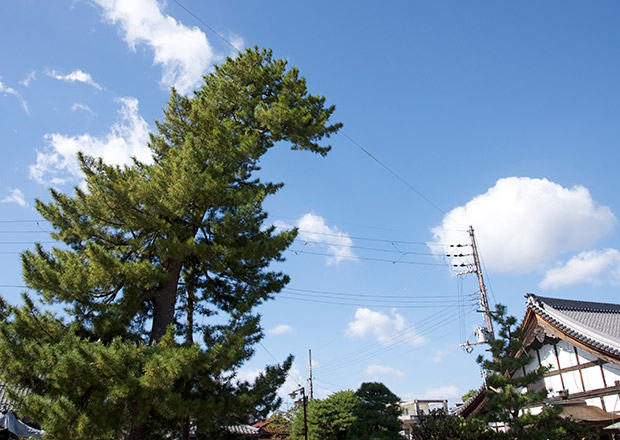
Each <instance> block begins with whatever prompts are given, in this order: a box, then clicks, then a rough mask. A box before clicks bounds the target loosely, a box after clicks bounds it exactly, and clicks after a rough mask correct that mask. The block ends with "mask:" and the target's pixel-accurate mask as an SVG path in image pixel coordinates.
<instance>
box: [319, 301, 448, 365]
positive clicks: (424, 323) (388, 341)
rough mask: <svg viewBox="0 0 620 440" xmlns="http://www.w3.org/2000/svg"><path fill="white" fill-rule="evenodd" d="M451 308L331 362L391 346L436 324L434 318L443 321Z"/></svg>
mask: <svg viewBox="0 0 620 440" xmlns="http://www.w3.org/2000/svg"><path fill="white" fill-rule="evenodd" d="M452 308H454V306H453V305H452V306H448V307H444V308H443V309H442V310H440V311H438V312H436V313H434V314H432V315H430V316H427V317H426V318H424V319H422V320H421V321H419V322H417V323H415V324H413V325H411V326H408V327H406V328H404V329H401V330H400V331H398V332H396V333H394V334H393V335H391V336H390V337H388V338H382V339H380V340H377V341H376V342H374V343H372V344H369V345H367V346H366V347H363V348H361V349H358V350H354V351H353V352H351V353H347V354H344V355H341V356H339V357H337V358H335V359H334V360H332V361H331V362H333V363H336V362H341V361H342V360H344V359H348V358H351V357H356V356H358V355H359V354H361V353H366V352H369V351H372V350H374V349H376V348H381V347H383V346H385V345H386V344H392V343H393V342H396V341H397V340H398V339H399V338H402V336H403V335H410V334H411V332H412V331H415V332H417V333H418V334H419V333H420V331H421V329H424V328H426V326H427V324H428V323H429V322H433V323H437V321H435V318H438V317H443V318H444V319H445V317H446V313H448V312H449V311H450V309H452ZM441 321H442V320H441V319H440V321H439V322H441ZM324 366H325V364H323V367H324Z"/></svg>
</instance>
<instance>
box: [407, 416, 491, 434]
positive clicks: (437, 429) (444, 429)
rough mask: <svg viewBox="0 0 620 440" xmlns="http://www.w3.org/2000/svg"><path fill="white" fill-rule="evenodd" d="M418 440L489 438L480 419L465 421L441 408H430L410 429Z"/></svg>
mask: <svg viewBox="0 0 620 440" xmlns="http://www.w3.org/2000/svg"><path fill="white" fill-rule="evenodd" d="M411 434H412V436H413V438H414V439H419V440H478V439H485V438H489V437H488V435H489V433H488V428H487V426H486V424H485V423H484V422H482V421H480V420H471V421H467V420H465V419H464V418H462V417H455V416H450V415H448V414H446V413H445V412H444V411H443V410H442V409H439V410H432V411H431V413H430V414H428V415H427V416H424V417H422V418H421V419H420V423H419V424H417V425H414V426H413V427H412V430H411Z"/></svg>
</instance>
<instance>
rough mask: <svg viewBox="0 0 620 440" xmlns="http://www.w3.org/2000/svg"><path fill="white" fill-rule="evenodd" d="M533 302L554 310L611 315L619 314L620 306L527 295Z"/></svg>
mask: <svg viewBox="0 0 620 440" xmlns="http://www.w3.org/2000/svg"><path fill="white" fill-rule="evenodd" d="M528 296H532V297H533V298H534V299H535V300H539V301H541V302H543V303H545V304H547V305H549V306H551V307H553V308H555V309H558V310H561V309H567V310H588V311H599V310H600V311H605V312H612V313H620V304H617V303H607V302H600V301H583V300H578V299H566V298H553V297H550V296H539V295H534V294H533V293H530V294H528Z"/></svg>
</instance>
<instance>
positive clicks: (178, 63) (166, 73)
mask: <svg viewBox="0 0 620 440" xmlns="http://www.w3.org/2000/svg"><path fill="white" fill-rule="evenodd" d="M94 1H95V3H97V4H98V5H99V6H101V7H102V8H103V15H104V17H105V18H106V19H107V20H109V21H110V22H112V23H113V24H117V25H119V27H120V29H121V32H122V35H123V38H124V40H125V42H127V44H128V45H129V47H130V49H131V50H135V49H136V46H137V45H142V44H143V45H146V46H148V47H150V48H151V49H152V50H153V51H154V59H153V62H154V64H159V65H160V66H161V67H162V70H163V72H162V78H161V85H162V86H164V87H166V88H169V87H171V86H174V87H176V88H177V90H178V91H179V92H180V93H183V94H185V93H188V92H190V91H192V90H193V89H194V88H195V87H196V85H197V84H198V82H200V81H201V79H202V75H204V74H205V73H206V71H207V70H208V69H209V68H210V66H211V65H212V64H213V62H214V61H215V57H214V54H213V50H212V48H211V45H210V44H209V41H208V40H207V37H206V35H205V34H204V32H202V31H201V30H200V29H199V28H198V27H193V28H188V27H186V26H184V25H183V24H181V23H179V22H177V21H176V20H175V19H174V18H173V17H171V16H169V15H164V14H162V11H161V5H160V4H159V3H158V2H157V1H156V0H132V1H125V0H94Z"/></svg>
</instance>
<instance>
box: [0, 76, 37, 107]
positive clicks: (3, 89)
mask: <svg viewBox="0 0 620 440" xmlns="http://www.w3.org/2000/svg"><path fill="white" fill-rule="evenodd" d="M0 93H1V94H3V95H12V96H15V97H16V98H17V100H18V101H19V103H20V104H21V105H22V108H23V109H24V111H25V112H26V113H28V114H30V110H29V109H28V103H27V102H26V100H25V99H24V98H23V96H22V95H21V93H19V92H18V91H17V90H15V89H14V88H12V87H9V86H7V85H5V84H3V83H2V81H0Z"/></svg>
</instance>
